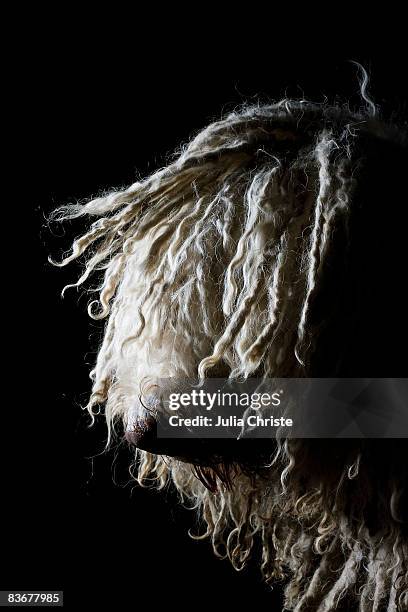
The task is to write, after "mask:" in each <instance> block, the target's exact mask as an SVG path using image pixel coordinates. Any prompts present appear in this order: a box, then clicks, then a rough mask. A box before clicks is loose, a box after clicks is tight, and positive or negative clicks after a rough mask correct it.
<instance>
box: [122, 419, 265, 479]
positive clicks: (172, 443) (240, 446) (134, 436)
mask: <svg viewBox="0 0 408 612" xmlns="http://www.w3.org/2000/svg"><path fill="white" fill-rule="evenodd" d="M125 439H126V441H127V442H128V443H129V444H131V445H132V446H135V447H136V448H139V449H140V450H143V451H146V452H148V453H152V454H154V455H165V456H168V457H173V458H174V459H177V460H179V461H182V462H184V463H189V464H192V465H194V466H197V467H199V468H215V469H218V468H217V466H220V465H233V464H239V465H242V466H251V467H260V466H265V465H266V464H268V463H270V461H271V456H272V454H273V451H274V445H273V441H272V440H270V439H250V438H243V439H235V438H198V437H192V435H191V434H189V433H188V432H187V431H186V432H185V436H184V437H182V438H170V437H169V438H166V437H158V435H157V419H156V418H154V417H153V416H151V415H147V416H143V417H141V416H138V417H137V418H135V419H134V420H133V421H132V424H131V425H130V426H129V427H128V428H127V431H126V433H125Z"/></svg>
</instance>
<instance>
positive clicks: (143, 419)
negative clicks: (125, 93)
mask: <svg viewBox="0 0 408 612" xmlns="http://www.w3.org/2000/svg"><path fill="white" fill-rule="evenodd" d="M362 94H363V99H364V104H363V108H361V109H359V110H353V111H352V110H350V108H349V106H348V105H340V104H336V105H329V104H315V103H311V102H308V101H305V100H289V99H284V100H282V101H281V102H279V103H273V104H267V105H255V106H244V107H242V108H240V109H239V110H236V111H235V112H232V113H230V114H228V116H226V117H224V118H223V119H222V120H219V121H215V122H214V123H211V124H210V125H208V127H206V128H205V129H204V130H202V131H201V132H200V133H198V134H197V135H196V136H195V137H194V138H193V139H192V140H191V142H190V143H189V144H188V145H186V146H184V147H183V148H181V149H180V150H179V151H177V153H176V154H175V156H174V158H173V159H172V160H170V163H169V164H168V165H167V166H166V167H164V168H162V169H160V170H158V171H157V172H155V173H154V174H152V175H151V176H149V177H148V178H146V179H145V180H141V181H139V182H136V183H134V184H133V185H131V186H130V187H129V188H128V189H125V190H121V191H117V192H113V193H107V194H104V195H102V196H101V197H98V198H96V199H94V200H92V201H90V202H88V203H85V204H75V205H69V206H65V207H63V208H61V209H59V210H58V211H57V212H56V214H55V217H56V218H57V219H58V220H62V219H73V218H75V217H84V218H87V219H90V220H92V223H91V224H90V225H88V229H87V230H86V231H85V232H84V233H83V235H82V236H81V237H80V238H78V239H77V240H75V241H74V243H73V247H72V252H71V254H69V255H68V256H67V257H66V258H65V259H64V260H63V261H62V262H61V263H60V264H59V265H66V264H68V263H69V262H71V261H73V260H76V259H77V258H82V257H83V261H84V268H83V269H84V271H83V274H82V276H81V277H80V278H79V280H78V282H77V283H76V284H75V285H74V286H77V287H78V286H80V285H82V284H83V283H85V281H87V280H88V278H89V277H90V276H91V275H93V274H94V273H96V274H98V271H99V274H100V277H101V279H102V283H101V285H100V286H99V287H98V290H99V293H98V295H99V298H98V300H96V301H94V302H92V303H91V304H90V306H89V312H90V315H91V317H93V318H94V319H104V318H105V319H106V326H105V330H104V336H103V341H102V343H101V346H100V349H99V353H98V357H97V362H96V365H95V368H94V369H93V371H92V373H91V378H92V380H93V389H92V394H91V398H90V401H89V404H88V410H89V411H90V413H91V414H92V415H94V414H95V413H96V412H97V411H98V410H99V408H98V406H99V407H100V406H101V405H103V406H104V411H105V415H106V420H107V423H108V428H109V438H110V439H112V436H114V435H118V432H122V434H120V435H125V436H126V438H127V440H128V441H129V442H131V443H133V444H134V445H135V446H136V447H137V450H136V465H137V469H136V474H137V479H138V481H139V482H140V483H141V484H144V485H146V484H148V483H150V484H154V485H155V486H158V487H164V486H165V485H166V484H167V483H168V482H172V484H173V485H174V486H175V487H176V488H177V490H178V491H179V493H180V496H181V498H182V499H183V501H184V502H186V503H188V504H189V505H191V506H192V507H194V508H196V510H197V512H198V513H199V515H200V517H201V521H202V525H203V526H204V533H203V534H202V535H200V536H199V537H203V538H209V539H210V540H211V542H212V545H213V548H214V551H215V553H216V554H217V555H219V556H221V557H227V558H229V559H230V561H231V563H232V564H233V566H234V567H235V568H236V569H237V570H239V569H241V568H243V567H244V566H245V564H246V562H247V561H248V559H249V558H250V557H252V555H259V559H258V561H259V565H260V568H261V571H262V573H263V576H264V578H265V580H266V581H268V582H270V583H275V582H281V583H282V585H283V588H284V593H285V608H286V609H288V610H296V611H297V612H301V611H306V610H310V611H319V612H328V611H331V610H343V611H344V610H359V611H361V612H363V611H364V612H374V611H380V610H387V611H388V612H391V611H398V612H402V611H403V610H407V609H408V585H407V582H408V541H407V524H408V522H407V463H408V462H407V458H408V453H407V446H406V440H404V439H399V440H398V439H396V440H387V439H383V440H375V439H337V440H335V439H333V440H328V439H314V440H310V439H309V440H308V439H300V438H296V439H286V440H285V439H280V440H278V441H277V440H276V439H274V440H272V439H271V440H268V441H265V440H253V441H252V442H253V444H252V445H251V444H246V443H245V440H226V441H225V442H223V441H222V440H212V441H210V440H207V441H203V442H202V443H201V442H200V441H197V444H196V445H194V444H191V442H190V443H189V444H188V445H187V444H185V445H183V441H182V440H178V441H177V440H172V441H171V442H172V444H170V443H169V442H170V441H166V440H162V439H158V438H157V437H156V435H155V424H156V420H157V419H159V418H160V414H159V412H158V411H157V410H156V412H155V411H154V410H152V409H151V408H149V406H148V403H146V402H144V401H143V398H144V397H145V396H146V393H145V389H146V384H147V386H148V384H149V381H157V379H168V378H176V377H191V378H193V377H196V376H198V377H199V378H201V379H202V378H206V377H232V378H234V377H235V378H237V379H240V380H245V379H248V378H249V377H255V376H256V377H264V376H268V377H270V378H274V377H282V378H291V377H297V378H302V377H330V376H336V377H359V376H371V377H384V376H404V373H403V372H402V370H403V361H402V359H403V357H404V356H405V355H404V349H405V348H406V345H404V341H403V334H404V330H405V326H406V324H405V320H406V302H405V304H404V298H403V296H402V295H401V294H400V289H401V288H402V287H403V285H404V281H403V279H404V278H405V279H406V262H407V257H406V242H407V238H406V228H407V227H408V226H407V223H406V220H407V207H408V202H407V198H406V181H407V178H406V170H407V165H406V142H407V140H406V137H405V136H404V135H403V134H402V131H401V129H397V128H396V127H395V124H391V123H390V122H385V121H383V120H382V119H381V118H380V116H379V112H378V111H377V108H376V107H375V106H374V104H373V103H372V102H371V101H370V100H369V99H368V97H367V96H366V94H365V86H364V84H363V88H362ZM100 271H102V272H100ZM399 343H401V350H400V351H399V350H398V348H397V347H398V344H399ZM122 426H123V428H122ZM122 429H123V431H122ZM247 442H248V441H247ZM197 537H198V536H197Z"/></svg>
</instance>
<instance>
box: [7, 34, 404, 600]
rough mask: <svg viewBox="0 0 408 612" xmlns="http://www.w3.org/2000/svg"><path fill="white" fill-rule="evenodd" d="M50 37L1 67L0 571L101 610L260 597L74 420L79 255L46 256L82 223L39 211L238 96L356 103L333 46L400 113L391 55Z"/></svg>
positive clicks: (84, 368) (395, 60) (160, 154)
mask: <svg viewBox="0 0 408 612" xmlns="http://www.w3.org/2000/svg"><path fill="white" fill-rule="evenodd" d="M57 39H58V34H54V36H53V37H52V40H51V39H50V40H45V42H44V40H36V41H35V40H34V41H33V44H32V45H31V46H30V47H29V49H28V50H27V54H26V58H25V62H24V70H23V71H22V72H21V71H20V72H18V73H17V74H16V75H15V79H16V84H18V85H19V86H20V89H19V91H21V93H20V94H19V96H18V99H17V101H16V105H17V111H18V112H17V116H18V119H17V120H16V121H15V123H13V125H12V129H16V130H19V129H20V130H21V133H22V134H23V136H22V137H21V140H19V141H18V142H19V143H21V146H18V147H17V149H18V150H17V152H16V157H15V165H16V167H17V170H18V171H19V172H20V177H21V180H20V181H19V182H18V184H17V189H15V190H14V197H13V198H12V200H11V201H10V202H9V204H8V207H9V208H10V209H11V212H12V224H11V225H10V226H8V228H9V229H7V230H6V229H5V228H3V233H6V234H7V232H9V233H11V234H13V232H14V230H15V229H16V228H18V234H19V240H18V244H15V241H12V242H11V244H10V248H9V249H8V250H7V253H6V255H5V256H6V258H7V261H8V262H13V265H12V266H5V270H4V273H6V271H7V270H9V272H10V278H9V282H10V284H9V285H8V287H9V288H10V289H9V291H8V292H7V296H8V297H7V299H6V306H7V312H8V316H7V317H6V318H5V319H4V321H3V330H4V337H5V338H6V337H7V336H8V333H9V332H12V328H11V327H10V329H7V321H9V320H11V318H10V317H11V316H12V315H16V320H17V321H18V323H17V325H16V328H15V329H17V332H18V333H17V335H15V334H13V335H12V342H11V344H10V348H9V349H8V352H7V362H8V363H9V364H11V368H10V372H9V373H8V374H7V375H6V374H5V373H4V374H3V376H4V380H3V386H4V388H5V389H7V390H10V395H9V398H8V399H6V397H4V403H5V406H4V414H6V413H7V414H8V415H9V417H10V419H11V421H10V424H9V425H8V426H7V427H5V429H4V430H3V431H4V432H5V436H6V441H5V442H6V443H5V445H4V446H3V448H5V449H6V452H5V455H4V460H3V464H2V479H3V481H4V485H3V493H4V495H3V501H2V525H3V526H4V528H3V535H2V545H1V548H2V559H3V561H2V568H1V581H0V582H1V584H0V587H1V588H12V589H39V588H41V589H47V588H49V589H64V591H65V601H66V604H67V605H70V606H72V607H75V608H76V607H77V606H79V604H80V602H81V601H85V603H86V609H91V608H93V607H95V608H96V606H98V607H99V606H100V605H102V604H103V603H106V602H110V603H111V604H113V602H116V606H115V609H117V610H130V609H133V608H136V605H137V604H136V602H137V599H138V598H140V597H146V596H148V597H149V598H151V599H150V602H151V605H153V606H154V607H156V606H159V605H163V604H166V603H167V604H168V605H169V606H171V607H173V606H174V607H175V608H176V607H177V604H178V605H179V608H181V609H188V608H190V609H191V607H192V606H196V605H200V606H203V607H210V608H212V607H214V608H215V609H223V607H224V606H225V608H227V606H228V607H231V608H234V607H235V608H236V609H239V608H240V606H241V604H242V602H243V601H244V598H245V596H247V595H248V594H250V595H251V598H252V600H253V602H254V603H256V605H257V606H261V605H263V604H265V605H268V606H269V605H270V603H271V602H272V601H274V600H275V599H276V600H277V601H278V600H279V595H274V594H272V595H271V594H270V591H269V589H268V588H267V587H265V586H263V585H262V583H261V581H260V579H259V576H258V572H257V571H255V570H249V571H247V572H243V573H240V574H238V573H236V572H235V571H234V570H233V569H232V568H231V567H230V566H229V564H228V562H226V561H220V560H218V559H216V558H215V557H213V555H212V552H211V550H210V545H209V544H208V543H201V542H200V543H196V542H193V541H192V540H190V539H189V537H188V535H187V529H188V527H190V526H191V525H192V524H194V520H193V515H192V514H191V513H188V512H184V511H182V510H181V509H179V508H177V506H176V505H175V504H174V499H173V497H172V495H171V493H164V494H160V493H156V492H149V491H145V490H140V489H138V488H137V487H135V485H134V483H132V481H131V479H130V477H129V474H128V471H127V468H128V465H129V463H130V459H131V457H130V455H129V451H128V450H127V449H126V447H122V448H121V447H116V448H114V449H112V451H111V452H109V453H108V454H103V447H104V442H105V437H106V432H105V429H104V425H103V423H100V424H97V426H96V427H95V428H94V429H93V430H92V429H91V430H90V429H87V424H88V419H87V417H86V415H85V414H84V413H83V411H81V409H80V405H84V404H85V402H86V397H87V393H88V392H89V389H90V381H89V380H88V371H89V369H90V365H91V364H93V361H94V358H95V349H96V346H97V341H98V338H99V334H100V330H101V324H98V323H96V322H93V321H90V320H89V319H88V318H87V315H86V314H85V306H86V302H87V296H82V297H81V296H80V294H78V293H76V291H75V290H73V291H71V292H67V294H66V297H65V299H64V300H61V298H60V296H59V293H60V290H61V288H62V287H63V286H64V284H66V283H67V282H70V281H72V280H73V279H75V278H76V275H77V274H78V272H79V270H78V268H75V267H70V268H69V269H66V268H64V269H63V270H60V269H55V268H52V267H51V266H50V265H49V264H48V263H47V261H46V258H47V255H48V254H49V253H53V254H54V255H56V254H58V253H60V252H61V250H62V249H65V248H68V245H69V243H70V240H71V239H72V237H73V235H75V233H79V232H80V228H79V226H78V225H75V224H73V225H72V226H68V228H67V232H66V234H65V235H63V232H62V231H60V230H57V233H56V234H51V233H50V232H49V230H48V229H47V227H46V226H45V224H44V216H45V215H47V213H49V212H50V211H51V210H52V209H53V208H55V207H56V206H57V205H59V204H63V203H67V202H73V201H76V200H77V199H83V198H88V197H90V196H92V195H95V194H97V193H98V192H100V191H101V190H105V189H108V188H111V187H118V186H122V185H128V184H129V183H131V182H133V181H134V180H135V175H136V172H138V174H139V175H142V176H143V175H146V174H147V173H149V172H151V171H153V170H154V169H155V168H156V167H158V166H160V165H163V164H164V163H165V160H166V155H167V154H168V153H169V152H171V151H172V150H173V149H174V148H175V147H176V146H177V145H178V144H179V143H180V142H182V141H185V140H186V139H188V138H189V136H190V135H191V134H192V133H194V132H195V131H196V130H198V129H200V128H201V127H203V126H204V125H205V124H206V123H207V122H208V120H210V119H212V118H214V117H218V116H219V115H220V113H221V112H225V111H226V110H229V109H231V108H233V107H234V106H235V105H236V104H240V103H241V102H243V101H254V102H255V101H258V100H261V101H267V100H268V99H276V98H279V97H281V96H283V95H285V94H286V95H288V96H305V97H310V98H313V99H315V100H317V101H322V100H323V98H324V96H325V95H326V96H328V98H329V99H330V100H334V99H335V97H336V96H337V95H338V96H340V97H342V98H346V99H348V100H350V101H351V103H352V104H359V97H358V95H357V91H358V84H357V79H356V68H355V67H354V66H352V65H351V64H349V63H347V60H348V59H355V60H358V61H360V62H362V63H363V64H364V65H365V67H366V68H367V69H369V70H370V72H371V77H372V83H371V86H370V91H371V93H372V95H373V96H374V98H375V101H376V102H377V103H380V104H382V105H383V107H384V109H385V110H386V111H387V112H392V111H394V112H395V111H397V112H399V113H400V114H401V113H403V114H404V113H405V115H406V100H407V98H406V84H405V72H406V67H407V66H406V61H405V58H404V57H403V56H402V55H401V54H396V55H393V54H391V55H388V56H384V55H382V54H381V53H380V52H374V51H371V50H369V49H366V50H365V51H364V52H363V53H353V52H352V51H350V52H346V53H343V55H342V56H339V57H332V56H331V57H327V56H326V55H325V53H319V54H316V55H315V56H313V55H309V56H308V57H305V56H304V54H303V53H297V54H296V57H290V55H289V54H288V53H284V54H282V57H280V56H279V54H276V53H275V51H274V50H273V48H270V49H269V50H268V49H265V50H262V51H261V50H259V49H257V48H255V50H254V51H252V52H251V53H244V54H243V55H244V57H245V59H244V57H240V55H239V54H238V56H236V55H234V54H232V53H231V51H230V50H229V49H223V48H220V50H219V52H218V53H215V54H213V55H212V56H211V57H210V56H206V55H205V54H204V55H203V57H201V58H200V63H199V64H197V62H196V58H194V62H192V61H191V60H192V58H191V57H188V54H187V56H181V57H180V52H179V50H178V47H177V46H175V47H166V48H165V49H163V50H161V51H160V53H159V52H158V53H157V55H155V54H154V53H153V52H152V49H151V45H152V43H151V41H150V42H149V45H150V48H149V53H148V54H147V56H143V51H144V47H143V44H141V45H140V48H138V49H137V50H136V49H133V50H132V45H128V46H127V48H126V53H123V55H121V53H120V52H119V54H118V55H115V56H113V55H112V54H111V49H110V46H109V39H106V38H105V40H104V45H103V48H102V46H101V45H100V44H97V41H96V42H94V43H90V44H89V46H87V48H86V50H83V49H82V48H81V49H78V47H77V45H76V40H75V31H71V33H70V38H68V39H64V40H63V41H62V42H61V44H57V43H58V40H57ZM128 42H129V41H128ZM82 43H83V41H82ZM119 51H120V49H119ZM132 53H133V55H132ZM141 57H142V58H143V59H142V60H141V59H140V58H141ZM5 122H6V123H7V118H5ZM21 128H22V129H21ZM16 253H17V254H18V257H17V256H16ZM17 295H18V297H17ZM10 325H11V324H10ZM4 372H5V371H4ZM145 605H148V604H145ZM277 609H280V606H279V605H278V607H277Z"/></svg>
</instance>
